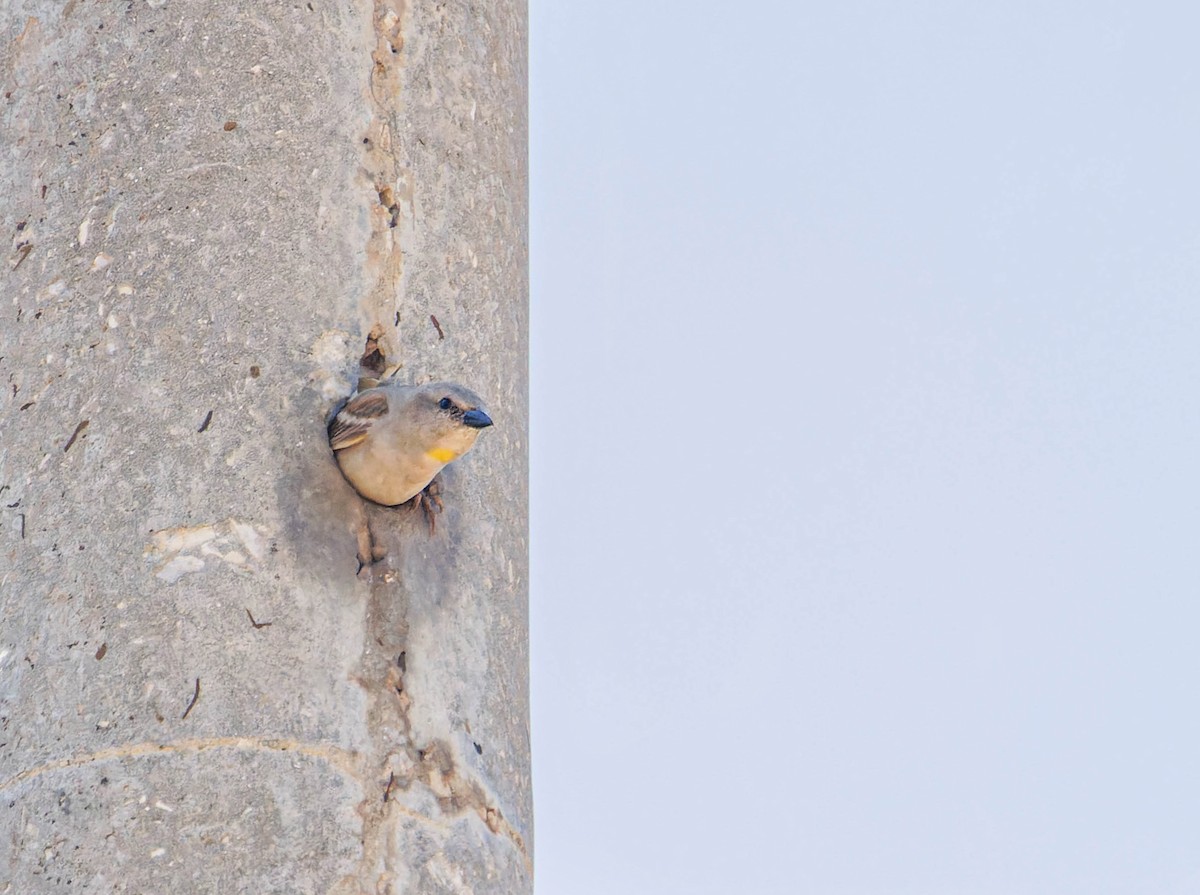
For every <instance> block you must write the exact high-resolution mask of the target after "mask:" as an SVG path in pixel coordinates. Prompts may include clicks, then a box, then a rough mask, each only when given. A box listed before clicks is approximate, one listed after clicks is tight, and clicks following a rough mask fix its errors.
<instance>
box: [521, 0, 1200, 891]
mask: <svg viewBox="0 0 1200 895" xmlns="http://www.w3.org/2000/svg"><path fill="white" fill-rule="evenodd" d="M1135 6H1136V8H1135ZM530 22H531V89H530V94H531V115H532V119H531V121H532V126H531V174H532V185H531V191H532V195H531V198H532V311H533V325H532V336H533V352H532V380H533V401H534V417H533V427H532V428H533V439H532V446H533V456H532V501H533V523H532V526H533V556H532V558H533V580H532V593H531V615H532V636H533V641H532V655H533V734H534V770H535V787H536V790H535V791H536V812H537V817H536V854H537V872H538V891H539V893H540V895H560V893H569V895H600V893H603V895H614V893H618V895H674V893H687V895H709V893H712V895H717V893H720V895H728V893H788V895H795V893H809V892H812V893H823V895H824V893H830V895H843V893H844V895H850V893H854V895H867V893H879V895H884V893H886V895H892V893H906V895H907V893H912V895H918V893H919V895H938V893H947V895H950V893H953V895H974V893H981V895H982V893H988V895H991V893H995V895H1013V893H1021V895H1024V893H1047V895H1049V893H1053V895H1063V893H1088V895H1100V893H1122V895H1129V893H1161V895H1168V893H1171V895H1174V893H1181V895H1182V893H1195V892H1197V891H1200V608H1198V607H1200V601H1198V597H1200V586H1198V583H1197V582H1198V566H1200V549H1198V547H1200V478H1198V476H1197V473H1196V467H1197V461H1198V458H1200V412H1198V411H1200V392H1198V389H1197V385H1198V381H1200V54H1198V53H1197V51H1196V35H1197V34H1198V33H1200V7H1196V6H1195V5H1194V4H1185V3H1150V4H1138V5H1135V4H1118V3H1106V2H1096V0H1091V2H1087V3H1082V2H1079V3H1069V2H1058V3H1049V4H1047V3H1029V2H1010V3H1004V4H982V3H959V2H956V3H951V2H908V3H884V2H837V3H833V2H827V0H826V2H820V3H812V2H796V0H791V2H770V0H767V2H760V3H756V4H746V5H738V4H732V5H731V4H729V3H720V4H717V3H711V2H707V0H693V2H689V3H686V4H685V3H682V2H650V3H647V2H645V0H640V2H630V0H606V2H604V3H600V2H596V0H572V2H570V3H560V2H551V0H532V2H531V4H530Z"/></svg>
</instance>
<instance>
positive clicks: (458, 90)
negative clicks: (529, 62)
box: [0, 0, 532, 893]
mask: <svg viewBox="0 0 1200 895" xmlns="http://www.w3.org/2000/svg"><path fill="white" fill-rule="evenodd" d="M524 15H525V12H524V6H523V4H519V3H513V2H509V0H489V2H482V3H465V2H464V3H425V4H421V5H419V6H414V7H413V8H407V7H405V6H403V5H400V4H398V3H385V2H380V3H377V4H375V5H374V6H371V5H369V4H365V3H362V2H357V3H350V2H332V3H331V2H327V0H310V2H305V0H298V2H289V3H274V2H271V3H258V2H255V3H233V2H228V0H218V2H206V3H186V2H179V0H171V2H167V0H128V2H119V3H118V2H113V3H95V2H84V0H68V2H61V0H53V2H50V0H42V2H37V0H9V2H7V3H6V4H5V6H4V11H3V13H2V16H3V18H2V20H0V28H2V30H0V88H2V91H3V96H2V97H0V228H2V229H3V232H4V233H5V235H6V236H7V237H8V239H9V243H8V245H7V247H6V248H7V257H6V259H5V263H4V264H3V266H2V267H0V613H2V616H0V806H2V808H3V810H0V868H3V869H0V892H21V893H24V892H41V891H72V892H88V891H97V892H108V891H114V892H123V891H128V892H165V891H170V890H174V891H180V892H242V891H245V892H255V893H265V892H280V893H283V892H287V893H297V892H304V893H307V892H313V893H325V892H336V893H377V892H395V893H399V892H468V891H469V892H475V893H484V892H503V893H520V892H527V891H529V890H530V889H531V882H530V877H531V869H530V868H531V854H532V831H531V823H532V815H531V803H530V784H529V770H528V769H529V742H528V731H527V723H528V722H527V719H528V701H527V666H528V658H527V647H526V632H527V617H526V605H525V601H526V579H527V561H526V556H527V549H526V516H527V502H526V412H527V405H526V392H527V387H526V386H527V382H526V353H527V352H526V347H527V346H526V286H527V281H526V267H527V264H526V262H527V244H526V236H525V227H526V179H525V178H526V174H525V130H526V123H525V77H526V72H525V37H524V35H525V22H524ZM431 315H432V317H431ZM432 318H436V324H435V320H434V319H432ZM373 328H375V331H376V335H377V336H378V341H379V346H380V349H381V350H382V351H383V353H384V354H386V357H387V361H388V363H389V364H399V365H401V369H400V372H399V374H398V375H399V376H401V377H402V378H405V379H408V380H410V381H427V380H431V379H441V378H450V379H456V380H459V381H462V382H463V383H464V384H466V385H468V386H470V387H471V388H473V389H475V390H476V391H478V392H480V393H481V394H482V395H483V396H484V398H485V400H486V402H487V408H488V410H489V412H490V413H491V414H492V416H493V418H494V419H495V420H496V425H495V427H494V428H492V429H489V430H487V431H485V432H484V433H483V435H482V437H481V438H480V441H479V443H478V445H477V446H476V448H475V450H474V451H473V452H472V453H471V454H469V455H468V456H467V457H465V458H463V459H462V460H460V461H459V462H458V463H456V464H454V465H453V466H452V467H451V468H450V474H449V475H448V476H447V481H446V487H445V492H444V496H445V500H446V511H445V513H444V514H443V515H442V516H441V517H440V519H439V520H438V526H437V530H436V532H434V533H433V534H432V535H430V534H429V533H428V531H427V528H426V526H425V524H424V522H423V520H421V519H419V518H418V517H416V516H414V515H413V514H411V513H408V512H406V511H405V510H404V509H399V510H387V509H383V508H379V507H367V506H364V505H363V504H362V502H361V501H360V500H359V499H358V498H357V497H356V496H355V495H354V494H353V492H352V491H351V490H350V488H349V487H348V486H347V485H346V484H345V483H344V481H343V480H342V479H341V477H340V475H339V474H338V472H337V469H336V466H335V464H334V462H333V459H332V457H331V456H330V452H329V449H328V445H327V443H326V441H325V435H324V422H325V419H326V417H327V415H328V413H329V412H330V411H331V410H332V409H333V407H334V406H335V404H336V403H337V402H338V401H339V400H340V399H341V398H343V397H345V396H346V395H347V394H348V393H349V392H350V390H351V388H352V383H353V381H354V379H355V376H356V375H357V372H358V370H357V364H358V361H359V358H360V356H361V355H362V354H363V352H364V346H365V342H366V339H367V336H368V333H370V332H371V330H372V329H373ZM364 524H369V526H370V529H371V530H372V532H373V533H374V536H375V539H376V541H377V544H378V546H379V547H380V548H381V549H382V550H385V551H386V556H385V557H384V558H383V559H382V560H381V561H380V562H379V563H377V564H376V565H374V566H373V567H370V568H368V569H365V570H363V571H362V572H361V573H358V574H356V572H357V561H356V547H357V540H356V539H357V537H358V531H359V529H360V528H361V527H362V526H363V525H364Z"/></svg>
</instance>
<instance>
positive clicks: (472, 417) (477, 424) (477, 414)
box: [462, 410, 492, 429]
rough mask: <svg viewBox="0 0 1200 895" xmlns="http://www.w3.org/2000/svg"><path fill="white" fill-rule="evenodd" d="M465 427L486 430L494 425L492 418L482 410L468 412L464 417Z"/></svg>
mask: <svg viewBox="0 0 1200 895" xmlns="http://www.w3.org/2000/svg"><path fill="white" fill-rule="evenodd" d="M462 421H463V425H464V426H470V427H471V428H472V429H486V428H487V427H488V426H490V425H491V424H492V418H491V417H490V416H488V415H487V414H486V413H484V412H483V411H482V410H468V411H467V412H466V413H464V414H463V415H462Z"/></svg>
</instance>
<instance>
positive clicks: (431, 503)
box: [413, 475, 444, 534]
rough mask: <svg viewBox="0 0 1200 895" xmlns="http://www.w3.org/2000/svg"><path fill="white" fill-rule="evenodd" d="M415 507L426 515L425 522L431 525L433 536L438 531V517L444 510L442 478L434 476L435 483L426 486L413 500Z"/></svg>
mask: <svg viewBox="0 0 1200 895" xmlns="http://www.w3.org/2000/svg"><path fill="white" fill-rule="evenodd" d="M413 505H414V507H420V509H421V510H422V512H424V514H425V521H426V522H428V523H429V533H430V534H433V533H434V532H435V531H437V517H438V516H439V515H440V514H441V512H442V509H443V506H444V505H443V503H442V477H441V476H440V475H437V476H434V477H433V481H431V482H430V483H429V484H428V485H426V486H425V489H424V490H423V491H422V492H421V493H420V494H418V495H417V496H416V497H414V498H413Z"/></svg>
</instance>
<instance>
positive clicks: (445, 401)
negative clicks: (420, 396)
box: [438, 398, 454, 410]
mask: <svg viewBox="0 0 1200 895" xmlns="http://www.w3.org/2000/svg"><path fill="white" fill-rule="evenodd" d="M452 406H454V402H453V401H451V400H450V399H449V398H442V400H440V401H438V407H440V408H442V410H449V409H450V408H451V407H452Z"/></svg>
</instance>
